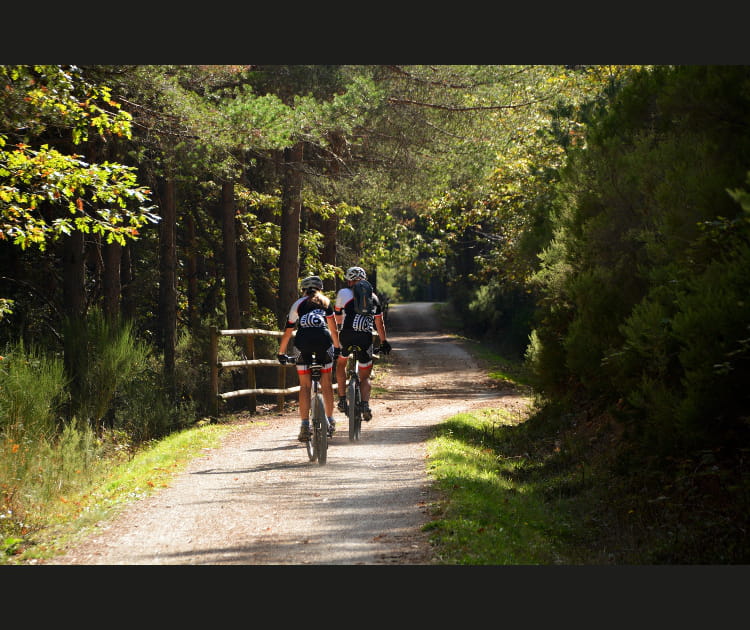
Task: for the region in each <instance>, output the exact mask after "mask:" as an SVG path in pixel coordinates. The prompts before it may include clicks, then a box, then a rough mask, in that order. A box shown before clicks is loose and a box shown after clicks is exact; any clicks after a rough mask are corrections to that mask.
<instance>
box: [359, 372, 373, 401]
mask: <svg viewBox="0 0 750 630" xmlns="http://www.w3.org/2000/svg"><path fill="white" fill-rule="evenodd" d="M371 372H372V363H370V365H366V366H361V365H360V366H359V388H360V390H361V392H362V402H368V401H369V400H370V391H372V383H371V382H370V373H371Z"/></svg>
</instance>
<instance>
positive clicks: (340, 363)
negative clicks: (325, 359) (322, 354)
mask: <svg viewBox="0 0 750 630" xmlns="http://www.w3.org/2000/svg"><path fill="white" fill-rule="evenodd" d="M347 359H348V357H339V358H338V359H336V383H338V386H339V387H338V390H337V391H338V393H339V396H340V397H341V398H343V397H344V396H345V395H346V361H347Z"/></svg>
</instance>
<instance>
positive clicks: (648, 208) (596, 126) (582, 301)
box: [528, 66, 750, 453]
mask: <svg viewBox="0 0 750 630" xmlns="http://www.w3.org/2000/svg"><path fill="white" fill-rule="evenodd" d="M748 85H750V74H748V71H747V68H746V67H692V66H691V67H679V68H672V67H663V68H655V69H653V70H651V71H648V72H641V73H639V74H637V75H635V76H634V77H633V79H632V81H631V83H629V84H628V85H626V86H624V87H623V88H622V89H621V90H620V91H619V92H616V93H613V101H612V105H611V107H609V108H607V109H605V110H602V113H601V114H600V115H598V117H595V118H594V119H593V120H592V121H591V124H590V126H589V131H588V133H587V134H586V150H585V151H580V150H577V149H573V150H571V151H570V159H569V161H568V163H567V165H566V167H565V169H564V171H563V177H562V180H561V184H560V190H561V192H562V194H561V195H560V196H559V197H557V200H556V205H557V206H558V207H557V209H556V212H555V213H554V215H553V220H554V222H553V231H552V234H554V238H553V240H552V241H551V242H550V245H549V246H548V247H547V249H546V250H545V251H544V252H543V253H542V255H541V257H540V260H541V263H542V265H541V268H540V270H539V271H538V272H537V273H536V275H535V276H534V280H535V282H536V283H538V286H539V287H540V289H541V295H542V300H541V302H540V305H541V309H540V312H539V314H538V316H539V322H538V324H537V326H536V329H535V334H534V336H533V348H531V349H530V351H529V353H528V356H529V360H530V362H532V363H533V365H534V368H535V372H536V374H537V375H538V376H539V377H540V381H541V382H542V383H543V384H544V385H543V389H544V390H545V391H547V392H548V393H549V392H553V391H555V392H557V395H561V396H563V395H564V391H565V389H566V388H567V389H568V390H571V388H573V391H575V392H576V395H577V397H578V400H579V404H580V402H583V401H584V400H588V401H592V400H597V399H599V400H600V401H602V402H604V403H605V404H607V403H608V404H610V405H613V406H619V407H623V406H625V407H628V409H627V411H628V412H630V413H631V416H630V417H631V418H632V426H631V428H632V429H633V431H634V433H633V434H634V435H637V436H639V439H640V440H642V442H643V444H644V445H647V448H650V449H653V450H654V451H655V452H661V453H664V452H675V451H677V450H680V449H695V448H699V447H701V446H715V445H717V444H719V443H722V441H726V440H733V439H738V437H739V436H740V435H744V433H745V426H744V425H745V420H744V418H746V417H747V402H748V401H747V399H746V397H745V396H744V395H743V394H742V393H741V391H742V388H741V386H739V382H740V381H741V379H742V378H745V377H746V373H745V368H744V362H745V356H746V355H745V353H746V347H745V342H744V341H743V340H745V339H747V338H748V335H747V332H748V330H747V327H746V326H747V324H746V322H747V317H748V314H747V310H746V306H745V300H744V297H743V295H745V294H746V293H747V288H748V287H747V283H746V280H744V278H746V276H747V257H746V247H747V241H748V231H747V219H746V216H743V212H744V211H742V210H738V207H737V205H736V204H735V205H734V207H733V204H734V200H733V198H732V197H735V199H737V200H742V199H744V197H743V195H742V192H741V191H739V190H738V189H737V188H736V187H737V185H738V184H739V182H740V181H741V180H742V179H744V178H745V176H746V172H747V171H746V169H747V163H748V161H747V160H748V158H749V157H750V133H742V132H740V131H739V130H740V129H744V127H743V126H742V124H741V122H740V121H741V120H744V117H745V115H746V111H747V107H748V103H747V98H748V93H749V92H748V90H747V87H748ZM719 111H720V112H721V115H720V116H717V115H716V112H719ZM728 192H729V194H728ZM741 439H744V437H743V438H741Z"/></svg>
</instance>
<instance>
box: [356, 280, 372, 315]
mask: <svg viewBox="0 0 750 630" xmlns="http://www.w3.org/2000/svg"><path fill="white" fill-rule="evenodd" d="M352 293H354V312H355V313H358V314H359V315H374V314H375V301H374V300H373V297H372V285H371V284H370V283H369V282H367V280H360V281H359V282H357V284H355V285H354V286H353V287H352Z"/></svg>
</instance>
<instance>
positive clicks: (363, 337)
mask: <svg viewBox="0 0 750 630" xmlns="http://www.w3.org/2000/svg"><path fill="white" fill-rule="evenodd" d="M372 301H373V304H374V306H375V313H374V314H373V315H360V314H359V313H355V312H354V292H353V291H352V290H351V288H349V287H344V288H343V289H339V292H338V293H337V294H336V304H335V311H336V315H343V316H344V320H343V322H342V324H341V329H340V332H339V340H340V341H341V356H342V357H345V356H347V355H348V353H347V348H348V347H349V346H359V347H360V348H361V350H360V351H359V352H357V360H358V361H359V367H360V368H366V367H369V366H370V365H372V351H373V343H372V338H373V335H372V333H373V330H374V329H375V318H376V317H383V307H382V306H381V304H380V300H379V299H378V296H377V295H376V294H375V293H374V292H373V294H372Z"/></svg>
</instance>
